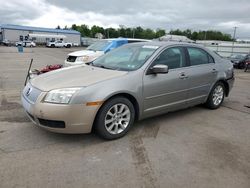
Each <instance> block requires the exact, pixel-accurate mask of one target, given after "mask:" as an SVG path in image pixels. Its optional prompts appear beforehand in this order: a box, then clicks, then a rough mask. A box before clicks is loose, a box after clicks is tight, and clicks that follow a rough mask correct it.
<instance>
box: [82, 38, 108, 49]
mask: <svg viewBox="0 0 250 188" xmlns="http://www.w3.org/2000/svg"><path fill="white" fill-rule="evenodd" d="M110 43H111V41H108V40H105V41H100V42H95V43H94V44H92V45H90V46H89V47H88V48H87V50H93V51H104V49H105V48H106V47H108V45H109V44H110Z"/></svg>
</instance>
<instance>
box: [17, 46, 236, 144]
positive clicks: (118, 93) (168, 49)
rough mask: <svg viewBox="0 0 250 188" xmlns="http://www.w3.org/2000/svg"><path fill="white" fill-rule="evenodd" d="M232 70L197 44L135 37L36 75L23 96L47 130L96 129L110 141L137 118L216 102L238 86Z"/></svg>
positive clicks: (30, 113)
mask: <svg viewBox="0 0 250 188" xmlns="http://www.w3.org/2000/svg"><path fill="white" fill-rule="evenodd" d="M233 71H234V69H233V65H232V63H231V62H230V61H229V60H226V59H222V58H221V57H219V56H218V55H216V54H215V53H213V52H212V51H210V50H208V49H206V48H204V47H201V46H198V45H194V44H188V43H179V42H177V43H176V42H175V43H173V42H167V43H166V42H147V43H144V42H143V43H134V44H128V45H124V46H122V47H119V48H117V49H115V50H112V51H110V52H109V53H107V54H105V55H103V56H102V57H100V58H98V59H96V60H95V61H93V62H92V63H89V65H88V64H87V65H82V66H75V67H74V66H73V67H67V68H62V69H59V70H55V71H52V72H49V73H45V74H42V75H40V76H37V77H35V78H33V79H31V80H29V82H28V84H27V85H26V87H25V88H24V89H23V92H22V97H21V98H22V104H23V107H24V109H25V111H26V112H27V115H28V117H29V118H30V119H31V121H33V122H34V123H35V124H37V125H38V126H40V127H42V128H44V129H47V130H49V131H53V132H59V133H89V132H91V130H92V129H94V130H96V132H97V133H98V134H99V135H100V136H102V137H103V138H105V139H116V138H120V137H122V136H124V135H125V134H126V133H127V132H128V130H129V129H130V128H131V127H132V126H133V124H134V121H135V120H137V119H138V120H141V119H144V118H148V117H152V116H155V115H159V114H164V113H167V112H170V111H176V110H178V109H183V108H187V107H192V106H195V105H198V104H205V105H206V106H207V107H208V108H210V109H217V108H219V107H220V106H221V104H222V103H223V100H224V97H227V96H228V95H229V92H230V90H231V88H232V86H233V83H234V72H233ZM208 114H209V113H208ZM218 116H219V114H218Z"/></svg>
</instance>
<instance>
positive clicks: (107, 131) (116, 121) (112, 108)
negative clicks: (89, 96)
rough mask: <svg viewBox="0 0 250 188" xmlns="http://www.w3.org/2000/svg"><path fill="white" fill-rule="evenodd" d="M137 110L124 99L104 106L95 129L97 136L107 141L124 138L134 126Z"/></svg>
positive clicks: (115, 100) (115, 99) (119, 98)
mask: <svg viewBox="0 0 250 188" xmlns="http://www.w3.org/2000/svg"><path fill="white" fill-rule="evenodd" d="M134 120H135V109H134V106H133V104H132V103H131V102H130V101H129V100H128V99H127V98H124V97H115V98H112V99H110V100H108V101H107V102H105V103H104V104H103V106H102V107H101V109H100V110H99V112H98V114H97V116H96V119H95V125H94V128H95V130H96V132H97V134H98V135H99V136H100V137H102V138H104V139H107V140H114V139H118V138H121V137H123V136H124V135H125V134H126V133H127V132H128V131H129V129H130V127H131V126H132V125H133V124H134Z"/></svg>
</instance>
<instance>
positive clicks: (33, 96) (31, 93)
mask: <svg viewBox="0 0 250 188" xmlns="http://www.w3.org/2000/svg"><path fill="white" fill-rule="evenodd" d="M41 93H42V91H41V90H39V89H37V88H35V87H33V86H32V85H31V84H30V83H28V84H27V85H26V86H25V88H24V90H23V96H24V97H25V98H26V99H27V100H29V101H30V102H32V103H35V102H36V100H37V98H38V97H39V95H40V94H41Z"/></svg>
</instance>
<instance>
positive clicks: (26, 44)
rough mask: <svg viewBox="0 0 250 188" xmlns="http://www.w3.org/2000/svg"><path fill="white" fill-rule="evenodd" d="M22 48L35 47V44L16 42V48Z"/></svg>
mask: <svg viewBox="0 0 250 188" xmlns="http://www.w3.org/2000/svg"><path fill="white" fill-rule="evenodd" d="M19 45H21V46H23V47H36V43H35V42H33V41H19V42H16V46H19Z"/></svg>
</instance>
